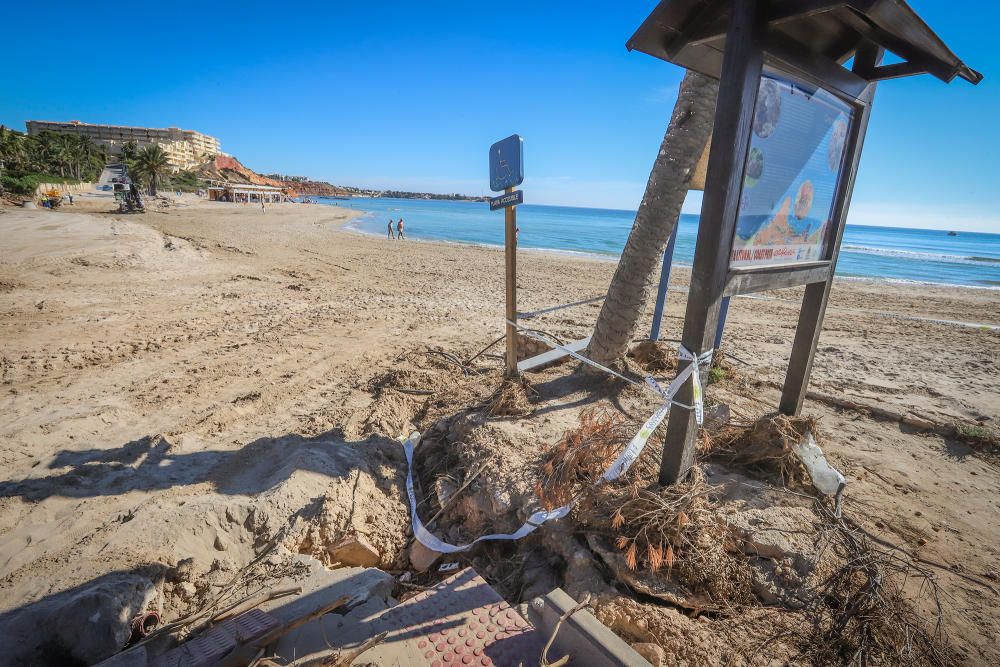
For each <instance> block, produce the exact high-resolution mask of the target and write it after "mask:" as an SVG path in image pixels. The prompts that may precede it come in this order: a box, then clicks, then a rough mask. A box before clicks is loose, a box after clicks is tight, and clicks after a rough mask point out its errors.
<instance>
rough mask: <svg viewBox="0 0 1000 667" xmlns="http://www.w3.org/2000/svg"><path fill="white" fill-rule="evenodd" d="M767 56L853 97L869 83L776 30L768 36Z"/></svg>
mask: <svg viewBox="0 0 1000 667" xmlns="http://www.w3.org/2000/svg"><path fill="white" fill-rule="evenodd" d="M765 59H766V60H767V61H769V62H771V61H774V60H777V61H778V64H779V65H780V67H781V68H782V69H787V70H790V71H792V72H796V73H799V74H802V75H804V78H805V79H806V80H811V81H812V82H813V83H815V84H817V85H821V86H822V87H823V88H833V89H835V90H836V91H839V92H840V93H841V94H842V95H844V96H846V97H848V98H850V99H852V100H856V99H858V96H859V95H861V94H862V93H863V92H864V90H865V88H866V87H867V86H868V80H867V79H865V78H863V77H861V76H859V75H858V74H855V73H854V72H852V71H851V70H848V69H846V68H845V67H843V66H841V65H840V64H838V63H837V62H835V61H833V60H830V59H829V58H825V57H823V56H821V55H818V54H816V53H813V52H811V51H809V50H808V49H806V48H804V47H803V46H801V45H799V44H798V43H796V42H794V41H792V40H790V39H788V38H787V37H785V36H784V35H781V34H779V33H777V32H774V31H773V30H772V31H770V32H769V33H768V36H767V53H766V55H765Z"/></svg>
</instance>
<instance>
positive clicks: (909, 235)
mask: <svg viewBox="0 0 1000 667" xmlns="http://www.w3.org/2000/svg"><path fill="white" fill-rule="evenodd" d="M312 199H313V200H314V201H316V202H318V203H320V204H327V205H338V206H344V207H351V208H354V209H357V210H360V211H364V212H365V215H363V216H361V217H359V218H356V219H355V220H353V221H352V222H351V223H350V227H351V228H353V229H356V230H358V231H362V232H368V233H372V234H381V235H383V236H386V225H387V223H388V222H389V219H390V218H391V219H393V220H394V221H395V220H399V218H400V217H402V218H403V224H404V227H403V229H404V232H405V235H406V237H407V238H413V239H432V240H436V241H451V242H457V243H469V244H477V245H503V240H504V217H503V213H502V212H501V211H490V210H489V206H488V205H487V204H486V203H484V202H468V201H448V200H435V199H431V200H425V199H361V198H357V199H350V200H335V199H331V198H325V197H313V198H312ZM634 219H635V212H634V211H621V210H611V209H599V208H576V207H572V206H541V205H537V204H523V205H521V206H518V207H517V225H518V228H519V229H520V234H519V237H518V245H519V247H520V248H522V249H523V248H533V249H541V250H550V251H558V252H564V253H584V254H589V255H596V256H603V257H607V258H615V257H617V256H618V255H619V254H621V251H622V248H624V247H625V241H626V239H627V238H628V233H629V230H630V229H631V228H632V222H633V220H634ZM946 225H947V220H942V226H946ZM393 227H394V228H395V225H393ZM697 234H698V216H697V215H687V214H685V215H682V216H681V220H680V225H679V227H678V231H677V244H676V249H675V251H674V260H675V262H676V263H677V264H686V265H690V264H691V262H692V260H693V258H694V246H695V238H696V237H697ZM837 275H838V276H847V277H860V278H883V279H890V280H896V281H912V282H919V283H933V284H947V285H965V286H975V287H992V288H996V289H1000V234H984V233H975V232H958V233H957V235H955V236H949V234H948V231H947V230H929V229H904V228H894V227H869V226H861V225H848V226H847V228H846V229H845V230H844V240H843V243H842V244H841V250H840V258H839V260H838V262H837Z"/></svg>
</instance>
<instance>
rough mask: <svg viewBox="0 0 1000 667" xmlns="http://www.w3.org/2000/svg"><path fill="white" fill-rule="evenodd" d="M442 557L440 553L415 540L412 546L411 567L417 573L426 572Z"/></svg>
mask: <svg viewBox="0 0 1000 667" xmlns="http://www.w3.org/2000/svg"><path fill="white" fill-rule="evenodd" d="M440 557H441V552H440V551H434V550H433V549H431V548H430V547H426V546H424V545H423V544H422V543H421V542H420V540H413V544H411V545H410V567H412V568H413V569H414V570H416V571H417V572H426V571H427V570H429V569H430V568H431V565H433V564H434V561H436V560H437V559H438V558H440Z"/></svg>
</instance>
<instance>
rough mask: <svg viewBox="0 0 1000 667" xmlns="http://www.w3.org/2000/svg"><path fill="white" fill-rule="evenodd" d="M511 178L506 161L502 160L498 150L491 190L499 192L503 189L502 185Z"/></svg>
mask: <svg viewBox="0 0 1000 667" xmlns="http://www.w3.org/2000/svg"><path fill="white" fill-rule="evenodd" d="M510 177H511V171H510V165H509V164H507V160H505V159H503V155H502V154H501V152H500V149H499V148H498V149H497V168H496V173H494V174H493V189H494V190H500V189H503V187H504V183H507V182H508V180H509V179H510Z"/></svg>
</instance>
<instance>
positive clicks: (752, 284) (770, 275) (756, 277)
mask: <svg viewBox="0 0 1000 667" xmlns="http://www.w3.org/2000/svg"><path fill="white" fill-rule="evenodd" d="M829 277H830V262H827V261H823V262H804V263H802V264H799V265H796V266H793V267H789V266H788V265H787V264H786V265H784V266H767V267H763V268H761V267H755V268H746V269H733V270H731V271H730V272H729V277H728V278H727V279H726V287H725V289H723V291H722V293H723V294H724V295H725V296H735V295H737V294H751V293H753V292H766V291H767V290H772V289H783V288H785V287H798V286H799V285H809V284H811V283H822V282H825V281H826V280H827V278H829Z"/></svg>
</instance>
